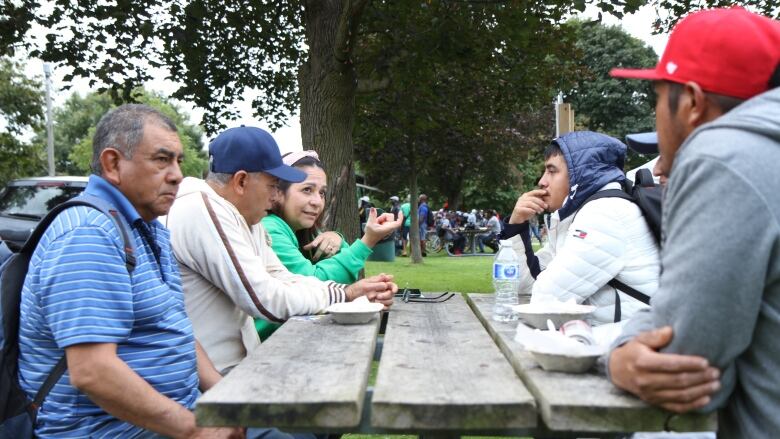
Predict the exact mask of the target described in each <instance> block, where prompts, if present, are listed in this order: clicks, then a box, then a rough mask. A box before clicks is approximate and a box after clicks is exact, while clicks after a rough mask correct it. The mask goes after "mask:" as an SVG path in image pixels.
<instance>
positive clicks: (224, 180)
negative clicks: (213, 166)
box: [206, 171, 234, 187]
mask: <svg viewBox="0 0 780 439" xmlns="http://www.w3.org/2000/svg"><path fill="white" fill-rule="evenodd" d="M233 175H234V174H225V173H223V172H212V171H209V173H208V175H206V181H211V182H214V183H216V184H217V185H218V186H219V187H222V186H224V185H226V184H228V182H229V181H230V179H231V178H233Z"/></svg>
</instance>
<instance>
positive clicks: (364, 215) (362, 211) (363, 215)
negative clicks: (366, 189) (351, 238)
mask: <svg viewBox="0 0 780 439" xmlns="http://www.w3.org/2000/svg"><path fill="white" fill-rule="evenodd" d="M372 207H374V205H373V204H372V203H371V199H370V198H368V195H363V196H362V197H360V200H358V216H359V217H360V233H361V234H362V233H363V231H364V229H365V228H366V221H368V211H369V210H370V209H371V208H372Z"/></svg>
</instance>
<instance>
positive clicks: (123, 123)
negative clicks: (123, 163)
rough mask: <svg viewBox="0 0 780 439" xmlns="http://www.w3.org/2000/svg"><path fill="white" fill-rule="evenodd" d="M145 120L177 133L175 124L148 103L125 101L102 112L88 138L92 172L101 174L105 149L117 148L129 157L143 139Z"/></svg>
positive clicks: (130, 157)
mask: <svg viewBox="0 0 780 439" xmlns="http://www.w3.org/2000/svg"><path fill="white" fill-rule="evenodd" d="M147 123H156V124H158V125H159V126H160V127H162V128H166V129H168V130H170V131H173V132H178V130H177V129H176V124H175V123H173V121H172V120H171V119H170V118H169V117H168V116H166V115H164V114H162V113H161V112H159V111H158V110H155V109H154V108H152V107H150V106H148V105H142V104H125V105H122V106H120V107H117V108H115V109H113V110H111V111H109V112H108V113H106V114H105V115H103V117H102V118H100V122H98V125H97V129H96V131H95V137H93V138H92V172H94V173H95V174H97V175H103V167H102V166H101V165H100V154H101V153H102V152H103V150H105V149H106V148H114V149H117V150H118V151H119V152H120V153H122V155H123V156H124V158H126V159H132V158H133V153H134V152H135V149H136V148H137V147H138V145H139V144H140V143H141V140H143V137H144V126H145V125H146V124H147Z"/></svg>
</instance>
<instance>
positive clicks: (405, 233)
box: [401, 197, 412, 256]
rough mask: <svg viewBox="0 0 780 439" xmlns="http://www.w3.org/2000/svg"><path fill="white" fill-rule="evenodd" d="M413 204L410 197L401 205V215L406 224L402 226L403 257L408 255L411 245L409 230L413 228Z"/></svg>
mask: <svg viewBox="0 0 780 439" xmlns="http://www.w3.org/2000/svg"><path fill="white" fill-rule="evenodd" d="M411 212H412V204H411V203H410V202H409V197H406V202H405V203H404V204H402V205H401V214H402V215H403V216H404V223H403V225H402V226H401V256H406V255H407V252H406V251H407V247H408V244H409V230H410V228H411V226H412V215H411V214H410V213H411Z"/></svg>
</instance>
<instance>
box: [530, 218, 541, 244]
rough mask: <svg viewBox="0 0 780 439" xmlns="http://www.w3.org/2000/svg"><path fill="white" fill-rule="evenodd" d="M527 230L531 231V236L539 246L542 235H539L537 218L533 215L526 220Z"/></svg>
mask: <svg viewBox="0 0 780 439" xmlns="http://www.w3.org/2000/svg"><path fill="white" fill-rule="evenodd" d="M528 228H529V229H530V230H531V234H532V235H533V236H534V237H535V238H536V240H537V241H539V245H543V244H542V235H541V234H540V233H539V217H538V216H537V215H534V216H532V217H531V219H529V220H528Z"/></svg>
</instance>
